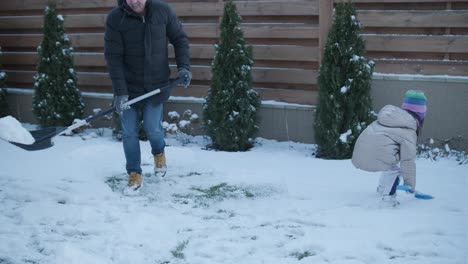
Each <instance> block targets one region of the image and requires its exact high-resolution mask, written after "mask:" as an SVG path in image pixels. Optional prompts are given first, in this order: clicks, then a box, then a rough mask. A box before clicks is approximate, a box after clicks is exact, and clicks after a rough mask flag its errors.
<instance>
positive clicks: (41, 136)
mask: <svg viewBox="0 0 468 264" xmlns="http://www.w3.org/2000/svg"><path fill="white" fill-rule="evenodd" d="M182 82H183V80H182V79H180V78H178V79H175V80H174V81H173V82H170V83H169V84H168V85H166V86H164V87H161V88H158V89H156V90H153V91H151V92H149V93H146V94H144V95H141V96H139V97H136V98H134V99H132V100H129V101H128V102H126V103H125V104H124V105H125V106H130V105H132V104H134V103H136V102H139V101H141V100H144V99H146V98H148V97H151V96H153V95H156V94H159V93H161V92H162V91H165V90H170V89H172V88H174V87H176V86H177V85H178V84H181V83H182ZM114 111H115V107H112V108H111V109H108V110H106V111H103V112H100V113H98V114H96V115H93V116H90V117H88V118H86V119H84V120H80V121H79V122H77V123H75V124H73V125H71V126H69V127H46V128H43V129H39V130H34V131H29V132H30V133H31V135H32V136H33V138H34V143H33V144H30V145H27V144H21V143H16V142H11V141H10V143H11V144H14V145H16V146H18V147H20V148H22V149H25V150H27V151H35V150H42V149H46V148H50V147H52V146H53V145H54V144H53V142H52V138H54V137H55V136H60V135H63V134H66V133H68V132H70V131H72V130H74V129H77V128H79V127H81V126H84V125H86V124H89V123H90V122H92V121H94V120H96V119H98V118H101V117H104V116H106V115H109V114H112V112H114Z"/></svg>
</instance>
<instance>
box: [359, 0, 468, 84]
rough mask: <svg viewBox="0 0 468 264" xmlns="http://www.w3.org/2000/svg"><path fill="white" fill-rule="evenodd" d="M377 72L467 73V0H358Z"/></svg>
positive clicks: (369, 54)
mask: <svg viewBox="0 0 468 264" xmlns="http://www.w3.org/2000/svg"><path fill="white" fill-rule="evenodd" d="M354 2H355V3H356V8H357V9H358V19H359V21H360V22H361V23H362V24H363V26H364V29H363V32H362V33H363V36H364V39H365V40H366V48H367V54H366V56H367V57H368V58H371V59H373V60H374V61H375V62H376V69H375V71H376V72H382V73H399V74H424V75H456V76H468V1H467V0H449V1H445V0H354Z"/></svg>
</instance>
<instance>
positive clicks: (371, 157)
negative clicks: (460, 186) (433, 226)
mask: <svg viewBox="0 0 468 264" xmlns="http://www.w3.org/2000/svg"><path fill="white" fill-rule="evenodd" d="M416 129H417V123H416V119H414V117H413V116H412V115H411V114H409V113H408V112H406V111H405V110H402V109H401V108H399V107H396V106H393V105H386V106H384V107H383V108H382V110H380V112H379V114H378V117H377V120H376V121H374V122H373V123H372V124H370V125H369V126H368V127H367V128H366V129H365V130H364V131H363V132H362V133H361V135H360V136H359V138H358V140H357V141H356V145H355V146H354V152H353V158H352V162H353V164H354V166H356V168H359V169H362V170H365V171H385V170H388V169H390V167H392V165H396V164H398V163H400V167H401V175H402V176H403V179H404V184H406V185H410V186H411V187H412V188H413V189H414V188H415V187H416V163H415V162H416V143H417V135H416Z"/></svg>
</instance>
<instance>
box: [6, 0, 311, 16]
mask: <svg viewBox="0 0 468 264" xmlns="http://www.w3.org/2000/svg"><path fill="white" fill-rule="evenodd" d="M316 1H318V0H314V1H304V2H266V1H258V2H257V1H236V6H237V9H238V11H239V13H240V14H241V15H242V16H258V15H260V16H263V15H268V16H285V15H288V16H292V15H303V16H309V15H318V4H314V3H313V2H316ZM47 2H48V0H15V1H2V4H1V5H0V6H1V10H2V12H5V11H18V10H24V11H31V10H35V11H42V10H43V9H44V7H45V6H46V5H47ZM56 3H57V8H58V9H59V11H66V10H73V9H86V8H92V9H96V8H100V9H108V10H109V11H110V10H111V9H112V8H114V7H116V6H117V1H115V0H80V1H76V0H58V1H56ZM170 5H171V7H172V8H173V9H174V10H175V12H176V13H177V15H178V16H219V15H222V13H223V8H224V3H210V2H183V3H179V2H173V3H170Z"/></svg>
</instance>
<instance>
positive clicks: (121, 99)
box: [114, 95, 130, 115]
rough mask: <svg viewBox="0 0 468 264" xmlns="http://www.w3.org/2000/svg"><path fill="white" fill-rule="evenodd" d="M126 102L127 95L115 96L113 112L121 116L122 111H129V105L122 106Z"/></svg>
mask: <svg viewBox="0 0 468 264" xmlns="http://www.w3.org/2000/svg"><path fill="white" fill-rule="evenodd" d="M127 101H128V95H117V96H115V97H114V107H115V111H116V112H117V113H118V114H119V115H122V113H123V111H125V110H128V109H130V106H129V105H124V104H125V103H126V102H127Z"/></svg>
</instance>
